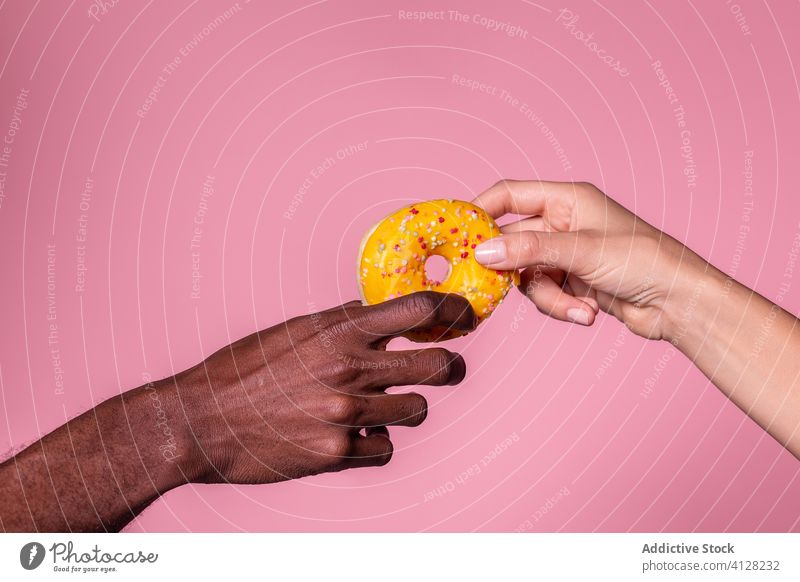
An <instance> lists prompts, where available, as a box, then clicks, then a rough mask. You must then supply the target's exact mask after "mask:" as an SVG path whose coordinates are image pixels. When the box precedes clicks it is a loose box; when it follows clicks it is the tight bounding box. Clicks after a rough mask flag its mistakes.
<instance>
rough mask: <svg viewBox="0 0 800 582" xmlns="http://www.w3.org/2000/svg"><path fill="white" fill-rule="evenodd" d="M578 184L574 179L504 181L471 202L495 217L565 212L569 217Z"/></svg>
mask: <svg viewBox="0 0 800 582" xmlns="http://www.w3.org/2000/svg"><path fill="white" fill-rule="evenodd" d="M578 187H579V186H578V184H576V183H574V182H545V181H537V180H531V181H525V180H501V181H499V182H498V183H497V184H495V185H494V186H492V187H491V188H489V189H488V190H486V191H485V192H482V193H481V194H479V195H478V196H476V197H475V199H474V200H473V201H472V203H473V204H475V205H476V206H480V207H481V208H483V209H484V210H485V211H486V213H487V214H488V215H489V216H491V217H492V218H500V217H501V216H503V215H505V214H521V215H526V216H545V215H550V214H564V216H565V217H569V216H570V215H571V212H572V209H573V208H574V206H575V200H576V194H575V190H576V188H578ZM554 218H555V217H554Z"/></svg>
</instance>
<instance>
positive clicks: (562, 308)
mask: <svg viewBox="0 0 800 582" xmlns="http://www.w3.org/2000/svg"><path fill="white" fill-rule="evenodd" d="M520 290H521V291H522V292H523V293H524V294H525V295H526V296H527V297H528V299H530V300H531V301H532V302H533V304H534V305H536V308H537V309H538V310H539V311H541V312H542V313H544V314H545V315H548V316H550V317H552V318H554V319H559V320H561V321H569V322H571V323H578V324H580V325H592V324H593V323H594V319H595V315H596V311H595V308H594V306H593V305H591V304H590V303H588V302H586V301H584V300H582V299H579V298H577V297H573V296H572V295H570V294H569V293H567V292H566V291H565V290H564V289H563V288H562V287H561V285H559V284H558V283H556V281H555V280H554V279H553V278H552V276H551V273H548V270H547V269H546V268H542V267H529V268H527V269H525V270H524V271H522V273H520Z"/></svg>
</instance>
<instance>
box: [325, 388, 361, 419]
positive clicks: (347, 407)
mask: <svg viewBox="0 0 800 582" xmlns="http://www.w3.org/2000/svg"><path fill="white" fill-rule="evenodd" d="M359 411H360V406H359V404H358V401H357V400H356V399H355V398H353V397H351V396H347V395H344V394H337V395H336V396H333V397H331V398H330V399H329V400H328V403H327V406H326V420H328V421H329V422H332V423H334V424H344V425H352V424H353V423H354V422H355V421H356V420H357V417H358V415H359Z"/></svg>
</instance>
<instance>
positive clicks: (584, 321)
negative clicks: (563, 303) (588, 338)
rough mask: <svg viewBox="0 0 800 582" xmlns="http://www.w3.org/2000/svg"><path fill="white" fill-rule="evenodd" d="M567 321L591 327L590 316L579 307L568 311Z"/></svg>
mask: <svg viewBox="0 0 800 582" xmlns="http://www.w3.org/2000/svg"><path fill="white" fill-rule="evenodd" d="M567 319H569V320H570V321H571V322H572V323H580V324H581V325H589V314H588V313H586V312H585V311H584V310H583V309H580V308H578V307H573V308H572V309H567Z"/></svg>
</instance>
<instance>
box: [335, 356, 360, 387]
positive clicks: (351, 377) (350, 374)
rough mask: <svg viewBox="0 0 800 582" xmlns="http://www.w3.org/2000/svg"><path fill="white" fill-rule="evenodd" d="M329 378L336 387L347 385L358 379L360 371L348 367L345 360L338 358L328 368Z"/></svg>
mask: <svg viewBox="0 0 800 582" xmlns="http://www.w3.org/2000/svg"><path fill="white" fill-rule="evenodd" d="M328 377H329V378H330V380H331V381H332V382H333V384H334V385H335V386H341V385H347V384H350V383H352V382H354V381H355V380H356V379H357V378H358V370H357V369H356V368H354V367H353V366H350V365H348V364H347V362H345V361H344V358H337V359H336V360H334V361H333V362H331V364H330V366H329V368H328Z"/></svg>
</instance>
